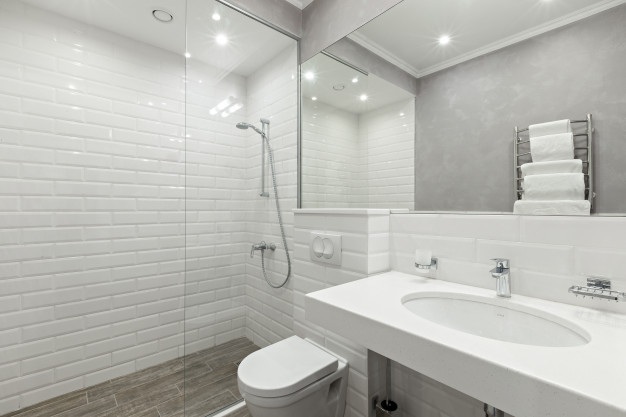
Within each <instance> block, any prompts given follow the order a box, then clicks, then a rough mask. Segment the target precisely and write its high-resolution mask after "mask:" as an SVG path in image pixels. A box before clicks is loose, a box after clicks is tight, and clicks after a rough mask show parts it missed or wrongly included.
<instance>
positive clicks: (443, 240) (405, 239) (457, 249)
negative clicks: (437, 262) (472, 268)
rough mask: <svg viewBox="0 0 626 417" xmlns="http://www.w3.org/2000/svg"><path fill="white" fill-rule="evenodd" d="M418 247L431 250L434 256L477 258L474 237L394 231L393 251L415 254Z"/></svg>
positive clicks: (465, 259)
mask: <svg viewBox="0 0 626 417" xmlns="http://www.w3.org/2000/svg"><path fill="white" fill-rule="evenodd" d="M418 249H419V250H429V251H431V252H432V253H433V257H443V258H453V259H458V260H463V261H474V260H475V259H476V240H475V239H473V238H455V237H440V236H426V235H417V234H405V233H394V234H393V235H392V239H391V251H392V252H393V253H403V254H407V255H410V256H413V255H414V253H415V251H416V250H418Z"/></svg>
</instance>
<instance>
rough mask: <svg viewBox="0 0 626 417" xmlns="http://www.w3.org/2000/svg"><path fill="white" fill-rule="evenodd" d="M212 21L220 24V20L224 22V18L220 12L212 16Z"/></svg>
mask: <svg viewBox="0 0 626 417" xmlns="http://www.w3.org/2000/svg"><path fill="white" fill-rule="evenodd" d="M211 19H213V20H215V21H216V22H219V21H220V20H222V16H220V14H219V13H218V12H215V13H213V15H211Z"/></svg>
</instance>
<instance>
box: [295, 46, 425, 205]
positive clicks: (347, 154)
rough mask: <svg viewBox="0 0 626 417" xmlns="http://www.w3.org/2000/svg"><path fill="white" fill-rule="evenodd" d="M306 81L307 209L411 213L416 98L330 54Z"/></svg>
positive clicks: (308, 68)
mask: <svg viewBox="0 0 626 417" xmlns="http://www.w3.org/2000/svg"><path fill="white" fill-rule="evenodd" d="M302 77H303V78H302V202H303V207H371V208H374V207H385V208H389V207H394V208H411V209H412V208H413V200H414V197H413V189H414V182H413V179H414V171H413V167H414V162H413V147H414V142H415V123H414V119H415V97H414V95H413V94H411V93H408V92H407V91H404V90H403V89H401V88H399V87H396V86H395V85H393V84H391V83H389V82H388V81H385V80H384V79H382V78H380V77H377V76H376V75H374V74H368V73H367V72H365V71H363V70H360V69H358V68H355V67H354V66H350V65H348V64H346V63H343V62H340V61H338V60H337V59H335V58H333V57H332V56H329V55H327V54H318V55H317V56H315V57H313V58H312V59H310V60H309V61H308V62H306V63H305V64H304V65H303V66H302Z"/></svg>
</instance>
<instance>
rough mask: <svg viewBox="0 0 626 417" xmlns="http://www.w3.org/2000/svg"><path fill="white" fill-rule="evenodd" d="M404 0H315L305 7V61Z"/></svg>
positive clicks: (303, 49)
mask: <svg viewBox="0 0 626 417" xmlns="http://www.w3.org/2000/svg"><path fill="white" fill-rule="evenodd" d="M400 2H402V0H375V1H373V0H315V1H314V2H313V3H311V4H309V5H308V6H307V7H306V8H305V9H304V10H303V11H302V43H301V49H300V54H301V62H304V61H306V60H307V59H309V58H311V57H313V56H314V55H315V54H317V53H318V52H320V51H322V50H324V49H325V48H327V47H329V46H330V45H332V44H333V43H335V42H336V41H337V40H339V39H341V38H343V37H344V36H346V35H348V34H350V33H352V32H353V31H355V30H356V29H358V28H359V27H361V26H363V25H364V24H365V23H367V22H369V21H370V20H372V19H373V18H375V17H376V16H378V15H379V14H381V13H383V12H385V11H386V10H389V9H390V8H391V7H393V6H395V5H396V4H398V3H400Z"/></svg>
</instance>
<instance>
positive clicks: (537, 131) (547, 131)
mask: <svg viewBox="0 0 626 417" xmlns="http://www.w3.org/2000/svg"><path fill="white" fill-rule="evenodd" d="M571 132H572V124H571V123H570V120H569V119H565V120H556V121H554V122H548V123H540V124H536V125H530V126H529V127H528V133H529V134H530V137H531V138H536V137H538V136H547V135H558V134H559V133H571Z"/></svg>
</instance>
